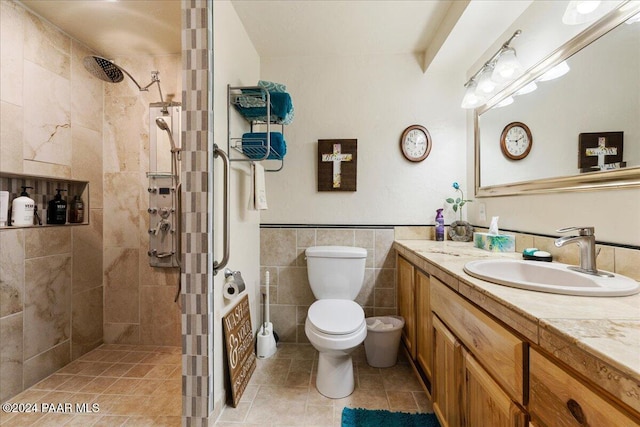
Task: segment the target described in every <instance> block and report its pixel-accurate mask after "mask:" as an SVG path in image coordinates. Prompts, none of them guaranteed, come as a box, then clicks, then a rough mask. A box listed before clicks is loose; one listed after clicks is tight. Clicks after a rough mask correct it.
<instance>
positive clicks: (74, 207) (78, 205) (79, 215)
mask: <svg viewBox="0 0 640 427" xmlns="http://www.w3.org/2000/svg"><path fill="white" fill-rule="evenodd" d="M69 222H71V223H82V222H84V202H83V201H82V198H81V197H80V196H79V195H77V194H76V195H75V196H74V197H73V200H72V201H71V210H70V211H69Z"/></svg>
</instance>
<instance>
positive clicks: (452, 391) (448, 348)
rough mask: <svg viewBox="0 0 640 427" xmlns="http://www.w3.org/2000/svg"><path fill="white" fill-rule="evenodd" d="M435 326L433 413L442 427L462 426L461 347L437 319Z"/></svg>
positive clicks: (432, 384) (433, 319)
mask: <svg viewBox="0 0 640 427" xmlns="http://www.w3.org/2000/svg"><path fill="white" fill-rule="evenodd" d="M432 322H433V349H434V352H433V380H432V382H431V395H432V397H433V411H434V412H435V413H436V416H437V417H438V420H439V421H440V424H441V425H442V427H459V426H460V425H461V417H460V414H461V412H462V410H461V403H462V400H461V396H460V392H461V381H462V375H461V372H460V367H461V366H462V347H461V346H460V343H459V342H458V340H457V339H456V337H455V336H454V335H453V334H452V333H451V331H449V329H447V327H446V326H445V325H444V324H443V323H442V322H441V321H440V319H438V318H437V317H436V316H435V315H434V316H433V317H432Z"/></svg>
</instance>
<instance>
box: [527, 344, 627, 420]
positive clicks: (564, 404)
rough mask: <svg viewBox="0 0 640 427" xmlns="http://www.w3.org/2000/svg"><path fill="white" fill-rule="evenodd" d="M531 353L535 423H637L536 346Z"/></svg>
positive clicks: (532, 409) (532, 401)
mask: <svg viewBox="0 0 640 427" xmlns="http://www.w3.org/2000/svg"><path fill="white" fill-rule="evenodd" d="M530 353H531V356H530V384H529V388H530V394H529V412H530V415H531V424H532V425H533V426H536V427H537V426H545V427H551V426H563V427H565V426H566V427H572V426H575V427H579V426H607V427H608V426H616V427H632V426H633V427H636V426H638V425H640V420H638V419H632V418H630V416H628V415H627V414H625V413H623V412H622V411H621V410H620V409H619V408H617V407H615V406H613V405H612V404H610V403H609V401H608V400H607V399H606V398H605V397H603V396H601V395H600V394H599V393H597V392H596V391H594V390H592V389H590V388H589V387H588V386H587V385H586V384H584V383H583V382H582V381H580V380H578V379H577V378H575V377H574V376H573V375H571V374H570V373H568V372H566V371H565V370H564V369H563V368H561V367H559V366H558V365H556V364H555V363H553V362H552V361H551V360H549V359H547V358H546V357H545V356H543V355H542V354H540V353H538V352H537V351H535V350H533V349H532V350H531V352H530Z"/></svg>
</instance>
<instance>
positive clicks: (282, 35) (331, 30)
mask: <svg viewBox="0 0 640 427" xmlns="http://www.w3.org/2000/svg"><path fill="white" fill-rule="evenodd" d="M232 3H233V6H234V8H235V10H236V12H237V13H238V16H239V17H240V20H241V21H242V23H243V24H244V27H245V29H246V31H247V33H248V34H249V38H250V39H251V41H252V42H253V44H254V46H255V47H256V50H257V51H258V53H259V54H260V56H262V57H276V56H309V55H314V56H327V55H362V54H396V53H417V52H424V51H425V50H426V49H427V47H428V45H429V42H430V41H431V40H432V39H433V37H434V35H435V34H436V31H437V30H438V27H439V24H440V22H441V21H442V20H443V18H444V16H445V15H446V13H447V11H448V10H449V7H450V6H451V1H444V0H441V1H398V0H358V1H336V0H328V1H324V0H316V1H305V0H293V1H292V0H280V1H262V0H233V1H232Z"/></svg>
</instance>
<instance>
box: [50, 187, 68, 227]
mask: <svg viewBox="0 0 640 427" xmlns="http://www.w3.org/2000/svg"><path fill="white" fill-rule="evenodd" d="M56 191H57V192H58V193H57V194H56V195H55V196H54V198H53V200H50V201H49V205H48V208H47V224H64V223H65V222H67V202H66V201H65V200H64V199H63V198H62V195H61V194H60V192H61V191H67V190H63V189H62V188H56Z"/></svg>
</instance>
